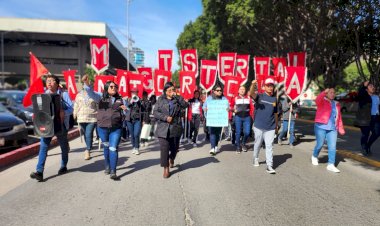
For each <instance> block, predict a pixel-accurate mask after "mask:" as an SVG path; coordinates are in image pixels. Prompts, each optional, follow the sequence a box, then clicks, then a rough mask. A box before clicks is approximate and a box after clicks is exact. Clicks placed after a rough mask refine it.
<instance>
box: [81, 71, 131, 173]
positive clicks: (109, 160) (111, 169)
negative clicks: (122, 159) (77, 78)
mask: <svg viewBox="0 0 380 226" xmlns="http://www.w3.org/2000/svg"><path fill="white" fill-rule="evenodd" d="M82 81H83V82H84V84H85V85H84V89H85V90H86V92H87V94H88V95H89V96H90V97H91V98H93V99H94V100H95V101H97V102H98V104H99V110H98V115H97V124H98V132H99V136H100V139H101V140H102V143H103V153H104V161H105V170H104V173H105V174H106V175H108V174H109V175H110V178H111V179H113V180H117V179H118V177H117V175H116V167H117V161H118V156H119V155H118V146H119V143H120V138H121V132H122V131H121V130H122V124H123V120H124V115H125V110H127V107H126V106H125V105H124V101H123V99H122V97H121V96H120V95H119V93H118V92H117V90H118V86H117V85H116V84H115V83H114V82H112V81H107V82H106V83H105V84H104V91H103V93H95V92H94V90H93V89H92V87H90V84H89V81H88V77H87V76H84V77H83V78H82Z"/></svg>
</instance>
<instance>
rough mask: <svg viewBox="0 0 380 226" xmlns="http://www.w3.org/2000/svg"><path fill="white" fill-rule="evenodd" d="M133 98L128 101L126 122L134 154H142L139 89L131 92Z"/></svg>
mask: <svg viewBox="0 0 380 226" xmlns="http://www.w3.org/2000/svg"><path fill="white" fill-rule="evenodd" d="M131 94H132V95H131V98H128V99H127V103H126V106H127V111H126V117H125V122H126V124H127V128H128V131H129V134H130V135H131V143H132V147H133V151H132V154H135V155H139V154H140V151H139V149H140V133H141V124H142V119H143V118H142V116H143V115H142V103H141V100H140V98H139V97H138V95H137V94H138V89H137V88H134V89H132V90H131Z"/></svg>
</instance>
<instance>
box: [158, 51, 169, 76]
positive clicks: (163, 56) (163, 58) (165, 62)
mask: <svg viewBox="0 0 380 226" xmlns="http://www.w3.org/2000/svg"><path fill="white" fill-rule="evenodd" d="M172 61H173V50H158V69H159V70H163V71H171V70H172Z"/></svg>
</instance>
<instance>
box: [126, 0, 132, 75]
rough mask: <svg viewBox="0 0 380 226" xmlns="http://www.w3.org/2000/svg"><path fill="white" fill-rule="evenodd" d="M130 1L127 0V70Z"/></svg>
mask: <svg viewBox="0 0 380 226" xmlns="http://www.w3.org/2000/svg"><path fill="white" fill-rule="evenodd" d="M131 2H132V0H127V41H128V43H127V61H128V62H127V70H128V71H129V64H130V62H129V61H130V59H131V57H130V55H129V48H130V45H129V44H130V42H129V4H130V3H131Z"/></svg>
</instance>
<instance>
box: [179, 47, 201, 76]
mask: <svg viewBox="0 0 380 226" xmlns="http://www.w3.org/2000/svg"><path fill="white" fill-rule="evenodd" d="M179 52H180V55H181V65H182V71H193V72H195V77H196V78H197V77H198V55H197V50H196V49H182V50H180V51H179Z"/></svg>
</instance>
